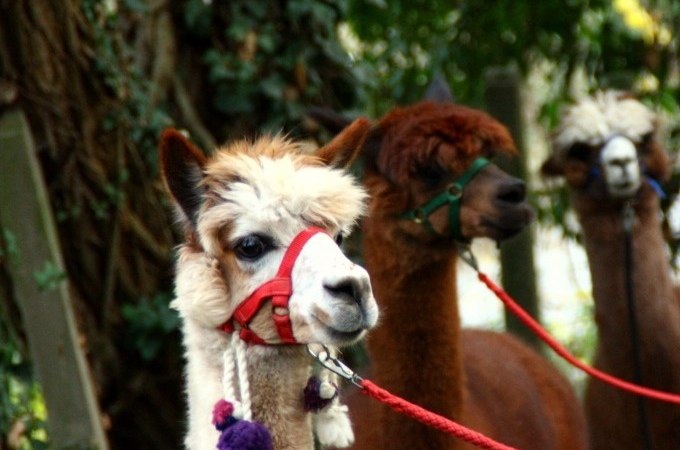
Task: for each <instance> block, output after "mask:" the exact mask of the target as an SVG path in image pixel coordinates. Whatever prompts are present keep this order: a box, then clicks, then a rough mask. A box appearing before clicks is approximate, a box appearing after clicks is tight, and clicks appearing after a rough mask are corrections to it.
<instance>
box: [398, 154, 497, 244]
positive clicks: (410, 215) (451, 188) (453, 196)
mask: <svg viewBox="0 0 680 450" xmlns="http://www.w3.org/2000/svg"><path fill="white" fill-rule="evenodd" d="M489 164H491V163H490V162H489V160H488V159H486V158H482V157H479V158H477V159H475V160H474V161H473V162H472V164H471V165H470V167H468V168H467V170H466V171H465V172H463V174H462V175H461V176H460V177H458V178H457V179H456V180H454V181H453V183H451V184H449V185H448V186H447V187H446V189H444V191H442V192H441V193H440V194H438V195H436V196H435V197H434V198H433V199H431V200H429V201H427V202H425V203H424V204H423V205H420V206H418V207H417V208H415V209H412V210H410V211H406V212H405V213H402V214H400V215H399V217H400V218H402V219H408V220H412V221H414V222H415V223H417V224H420V225H423V226H424V227H425V228H427V229H428V230H430V231H432V232H433V233H436V231H435V230H434V228H433V227H432V223H430V215H431V214H432V213H433V212H435V211H436V210H437V209H439V208H441V207H442V206H444V205H445V204H447V203H448V204H449V230H450V231H451V235H452V236H453V238H454V239H456V240H462V239H463V236H462V234H461V230H460V199H461V197H463V189H465V186H466V185H467V184H468V183H469V182H470V181H471V180H472V179H473V178H474V177H475V175H477V174H478V173H479V171H480V170H482V169H483V168H484V167H486V166H487V165H489Z"/></svg>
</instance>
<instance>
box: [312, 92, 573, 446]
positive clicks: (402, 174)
mask: <svg viewBox="0 0 680 450" xmlns="http://www.w3.org/2000/svg"><path fill="white" fill-rule="evenodd" d="M314 115H315V116H316V117H319V116H318V115H317V114H314ZM319 118H320V117H319ZM320 119H321V120H323V119H322V118H320ZM324 122H325V123H327V124H328V123H329V121H328V120H324ZM514 151H515V150H514V144H513V142H512V139H511V137H510V135H509V133H508V132H507V130H506V129H505V128H504V127H503V126H502V125H500V124H499V123H498V122H497V121H495V120H493V119H492V118H491V117H489V116H488V115H486V114H484V113H482V112H479V111H476V110H473V109H469V108H466V107H463V106H457V105H453V104H451V103H444V102H440V103H433V102H423V103H419V104H416V105H413V106H410V107H406V108H402V109H396V110H394V111H392V112H390V113H388V114H387V115H386V116H385V117H384V118H383V119H382V120H380V121H379V123H378V125H377V126H376V128H375V130H374V134H373V136H372V137H370V138H369V140H368V141H367V144H366V146H365V147H364V152H363V154H364V157H365V159H364V173H365V175H364V181H365V185H366V187H367V188H368V191H369V194H370V195H371V201H370V204H369V214H368V216H367V217H366V218H365V219H364V223H363V227H362V230H363V233H364V257H365V263H366V268H367V269H368V271H369V274H370V275H371V282H372V285H373V288H374V293H375V297H376V300H377V301H378V304H379V305H380V307H381V321H380V324H379V326H378V327H377V328H376V329H375V330H374V331H373V332H372V333H373V334H372V335H371V336H370V337H369V339H368V350H369V354H370V359H371V363H372V365H371V369H370V372H371V374H370V376H371V377H372V379H373V380H375V382H376V383H377V384H378V385H380V386H382V387H384V388H386V389H388V390H390V391H391V392H393V393H395V394H397V395H400V396H403V397H404V398H406V399H407V400H410V401H412V402H414V403H416V404H418V405H421V406H423V407H425V408H427V409H429V410H431V411H434V412H437V413H439V414H441V415H443V416H445V417H448V418H451V419H453V420H456V421H458V422H460V423H462V424H464V425H467V426H470V427H472V428H474V429H476V430H478V431H480V432H482V433H484V434H486V435H488V436H489V437H491V438H493V439H496V440H498V441H500V442H503V443H505V444H507V445H512V446H515V447H517V448H520V449H525V450H526V449H536V450H538V449H540V450H548V449H564V450H574V449H583V448H585V441H586V437H585V424H584V420H583V417H582V413H581V411H580V407H579V404H578V402H577V399H576V397H575V396H574V394H573V392H572V390H571V387H570V386H569V384H568V382H567V381H566V380H565V379H564V378H563V377H562V376H561V375H560V374H559V373H558V372H557V371H556V370H555V369H554V368H553V367H552V366H550V365H549V364H548V363H547V362H546V361H544V360H543V359H542V358H541V357H540V356H539V355H538V354H536V353H535V352H534V351H532V350H530V349H529V348H528V347H527V346H525V345H524V344H522V343H520V342H519V341H518V340H516V339H514V338H513V337H511V336H509V335H507V334H499V333H493V332H487V331H481V330H461V325H460V318H459V312H458V304H457V294H456V264H457V256H458V245H459V244H458V243H457V239H465V240H469V239H472V238H475V237H480V236H485V237H490V238H492V239H495V240H502V239H505V238H508V237H510V236H512V235H514V234H516V233H517V232H518V231H520V230H521V229H522V228H523V227H525V226H526V225H527V224H528V223H529V221H530V218H531V211H530V208H529V206H528V205H527V203H526V202H525V200H524V196H525V190H524V185H523V184H522V182H521V181H520V180H517V179H515V178H512V177H510V176H508V175H507V174H505V173H504V172H502V171H501V170H500V169H498V168H497V167H496V166H494V165H488V166H486V167H485V168H483V169H482V170H481V171H480V172H479V173H478V174H477V175H476V176H475V177H474V178H473V179H472V181H471V182H470V183H469V184H468V185H467V187H466V188H465V190H464V193H463V196H462V204H461V208H460V222H461V232H462V236H464V238H463V237H462V236H458V237H457V239H454V238H453V236H452V235H451V232H450V231H449V211H448V208H447V207H443V208H439V209H438V210H436V211H435V212H434V213H433V214H432V215H431V216H430V218H429V220H430V223H431V225H432V228H433V230H428V229H427V228H425V227H423V226H421V225H419V224H417V223H415V222H413V221H411V220H405V219H403V218H402V217H400V215H401V214H402V213H403V212H404V211H406V210H409V209H412V208H415V207H417V206H418V205H422V204H423V203H424V202H426V201H427V200H429V199H431V198H432V197H434V196H436V195H437V194H438V193H440V192H441V191H443V190H444V189H446V188H447V186H448V185H449V184H450V183H451V182H452V181H453V180H454V179H456V178H458V177H459V176H460V175H461V173H463V172H464V171H465V170H466V169H467V168H468V166H470V164H472V162H473V160H475V159H476V158H477V157H478V156H484V157H491V156H492V155H493V154H494V153H513V152H514ZM350 411H351V414H352V421H353V423H354V425H355V429H356V431H357V445H356V446H355V448H361V449H409V450H418V449H423V450H426V449H427V450H432V449H463V448H471V447H468V446H466V445H464V444H463V443H462V442H461V441H458V440H456V439H454V438H452V437H451V436H448V435H445V434H443V433H441V432H438V431H435V430H433V429H430V428H427V427H426V426H424V425H421V424H420V423H417V422H415V421H413V420H411V419H409V418H406V417H404V416H401V415H398V414H396V413H394V412H393V411H391V410H389V409H387V408H386V407H383V406H381V405H379V404H377V403H376V402H374V401H372V400H370V399H364V398H363V396H362V397H361V398H358V399H353V404H352V405H351V406H350Z"/></svg>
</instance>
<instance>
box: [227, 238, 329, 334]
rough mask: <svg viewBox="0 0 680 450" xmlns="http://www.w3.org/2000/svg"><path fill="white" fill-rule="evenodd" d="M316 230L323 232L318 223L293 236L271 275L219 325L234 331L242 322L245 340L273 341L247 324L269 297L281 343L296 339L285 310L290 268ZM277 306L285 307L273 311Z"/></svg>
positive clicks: (290, 292)
mask: <svg viewBox="0 0 680 450" xmlns="http://www.w3.org/2000/svg"><path fill="white" fill-rule="evenodd" d="M318 233H325V231H324V230H322V229H321V228H318V227H309V228H307V229H305V230H302V231H301V232H300V233H299V234H298V235H297V236H295V238H294V239H293V242H291V243H290V246H288V249H287V250H286V253H285V254H284V255H283V260H282V261H281V265H280V266H279V270H278V272H276V275H275V276H274V278H272V279H271V280H269V281H267V282H266V283H264V284H263V285H262V286H260V287H259V288H257V289H255V292H253V293H252V294H250V296H249V297H248V298H247V299H245V300H244V301H243V303H241V304H240V305H238V307H237V308H236V310H235V311H234V314H233V315H232V316H231V317H230V318H229V320H227V321H226V322H225V323H223V324H222V325H220V326H219V329H220V330H222V331H224V332H226V333H233V332H234V330H235V329H234V322H236V323H238V324H239V325H241V329H240V331H239V336H240V337H241V339H243V340H244V341H246V342H249V343H252V344H259V345H265V344H272V343H271V342H265V340H264V339H262V338H261V337H259V336H258V335H257V334H255V332H253V331H252V330H251V329H250V328H249V325H250V322H251V320H253V317H255V315H256V314H257V313H258V311H260V309H261V308H262V306H264V303H265V302H266V301H267V300H270V299H271V308H272V320H273V321H274V325H275V326H276V331H277V332H278V333H279V337H280V338H281V341H282V342H281V344H295V343H297V341H296V340H295V336H293V326H292V324H291V322H290V311H289V310H288V302H289V301H290V296H291V295H292V293H293V280H292V271H293V266H294V265H295V261H296V260H297V258H298V256H299V255H300V252H301V251H302V248H303V247H304V246H305V244H306V243H307V241H309V240H310V239H311V238H312V236H314V235H316V234H318ZM276 308H284V309H285V313H283V314H277V313H276V312H274V311H275V309H276Z"/></svg>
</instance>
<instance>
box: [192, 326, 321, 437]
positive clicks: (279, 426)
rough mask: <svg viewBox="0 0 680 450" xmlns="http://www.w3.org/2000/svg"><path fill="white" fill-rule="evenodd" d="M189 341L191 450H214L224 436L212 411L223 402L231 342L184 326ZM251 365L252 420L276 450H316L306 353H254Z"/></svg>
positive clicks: (250, 353) (281, 350) (274, 350)
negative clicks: (306, 405)
mask: <svg viewBox="0 0 680 450" xmlns="http://www.w3.org/2000/svg"><path fill="white" fill-rule="evenodd" d="M199 330H200V331H199ZM197 331H198V332H197ZM184 336H185V346H186V349H187V393H188V397H189V398H188V402H189V422H190V423H189V428H190V430H189V434H188V435H187V438H186V447H187V449H191V450H204V449H207V448H215V446H216V445H217V441H218V437H219V433H218V432H217V431H216V430H215V428H214V426H213V425H212V423H211V420H210V418H211V413H212V409H213V406H214V405H215V403H216V402H217V401H218V400H219V399H221V398H223V397H224V390H223V387H222V375H223V373H222V371H223V364H222V355H223V352H224V350H225V348H226V346H227V345H228V339H229V338H228V335H226V334H224V333H222V332H221V331H217V330H206V329H205V328H201V326H200V325H196V324H194V323H192V322H191V321H190V320H186V321H185V324H184ZM247 360H248V379H249V382H250V395H251V402H252V413H253V420H255V421H257V422H260V423H262V424H263V425H264V426H265V427H266V428H267V429H268V430H269V432H270V433H271V435H272V440H273V442H274V448H275V449H276V450H293V449H296V450H299V449H312V448H313V445H314V443H313V438H312V428H311V419H310V417H309V414H308V413H306V412H305V411H304V410H303V390H304V387H305V385H306V382H307V379H308V377H309V373H310V359H309V357H308V356H307V354H306V351H305V349H304V347H302V346H281V347H249V348H248V351H247Z"/></svg>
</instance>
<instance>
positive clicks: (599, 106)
mask: <svg viewBox="0 0 680 450" xmlns="http://www.w3.org/2000/svg"><path fill="white" fill-rule="evenodd" d="M554 147H555V148H554V150H555V151H554V153H553V155H552V156H551V157H550V158H549V159H548V160H547V161H545V163H544V164H543V167H542V169H541V170H542V173H543V174H544V175H546V176H553V177H555V176H562V177H564V179H565V181H566V182H567V184H568V185H569V187H570V188H571V190H572V192H573V194H574V199H575V200H576V201H577V204H578V205H580V206H581V207H587V206H588V205H590V206H591V207H592V208H602V207H604V206H607V205H610V206H612V207H617V208H618V207H619V206H620V205H621V203H622V202H624V201H627V200H629V199H632V198H635V197H638V196H640V195H653V193H654V190H653V189H652V188H651V187H650V184H649V183H648V182H647V180H649V179H654V180H658V181H663V180H665V179H666V178H667V177H668V175H669V159H668V155H667V154H666V153H665V152H664V151H663V149H662V148H661V146H660V145H659V143H658V141H657V140H656V138H655V117H654V115H653V113H652V112H651V111H650V110H648V109H647V108H646V107H645V106H644V105H642V104H641V103H639V102H637V101H635V100H633V99H631V98H630V97H629V96H625V95H621V94H619V93H615V92H604V93H599V94H597V95H596V96H595V97H593V98H588V99H585V100H583V101H582V102H581V103H578V104H576V105H574V106H573V107H571V108H570V109H569V110H568V111H567V113H566V114H565V117H564V119H563V121H562V123H561V125H560V128H559V129H558V131H557V133H556V135H555V138H554Z"/></svg>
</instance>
